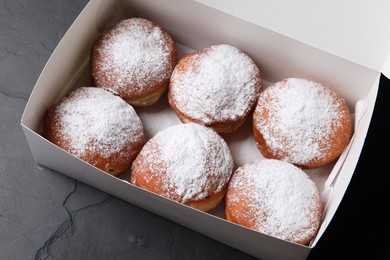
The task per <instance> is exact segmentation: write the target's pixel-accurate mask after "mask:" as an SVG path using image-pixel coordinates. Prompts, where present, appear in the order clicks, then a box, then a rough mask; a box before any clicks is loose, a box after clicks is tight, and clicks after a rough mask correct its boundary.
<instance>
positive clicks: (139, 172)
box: [130, 123, 234, 212]
mask: <svg viewBox="0 0 390 260" xmlns="http://www.w3.org/2000/svg"><path fill="white" fill-rule="evenodd" d="M233 166H234V165H233V158H232V155H231V153H230V150H229V148H228V146H227V144H226V142H225V141H224V139H222V137H221V136H220V135H218V133H217V132H215V131H214V130H213V129H211V128H208V127H205V126H203V125H199V124H195V123H186V124H180V123H179V124H178V125H173V126H170V127H168V128H165V129H163V130H161V131H160V132H158V133H157V134H156V135H154V136H153V137H152V138H151V139H149V141H148V142H147V143H146V144H145V146H144V147H143V148H142V150H141V152H140V153H139V154H138V156H137V158H136V159H135V160H134V162H133V165H132V167H131V176H130V183H131V184H134V185H136V186H138V187H141V188H143V189H145V190H148V191H150V192H153V193H155V194H158V195H161V196H163V197H165V198H168V199H171V200H173V201H176V202H179V203H182V204H184V205H187V206H190V207H192V208H195V209H198V210H201V211H204V212H207V211H210V210H211V209H213V208H215V207H216V206H217V205H219V203H220V202H221V201H222V200H223V198H224V196H225V194H226V190H227V185H228V182H229V180H230V177H231V174H232V173H233Z"/></svg>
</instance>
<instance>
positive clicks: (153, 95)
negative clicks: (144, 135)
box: [91, 18, 177, 106]
mask: <svg viewBox="0 0 390 260" xmlns="http://www.w3.org/2000/svg"><path fill="white" fill-rule="evenodd" d="M176 62H177V50H176V45H175V43H174V41H173V39H172V37H171V36H170V35H169V34H168V33H167V31H166V30H164V29H163V28H162V27H161V26H159V25H158V24H156V23H154V22H152V21H149V20H147V19H144V18H129V19H125V20H122V21H120V22H119V23H117V24H116V25H114V26H113V27H112V28H110V29H109V30H107V31H105V32H104V33H103V34H101V35H100V36H99V38H98V39H97V40H96V42H95V43H94V46H93V48H92V51H91V74H92V79H93V82H94V84H95V86H97V87H104V88H110V89H112V90H114V91H116V92H117V93H119V95H120V96H121V97H122V98H123V99H125V100H126V101H127V102H128V103H130V104H131V105H133V106H148V105H151V104H153V103H155V102H156V101H157V100H158V99H159V98H160V97H161V95H162V94H163V93H164V92H165V91H166V89H167V87H168V83H169V78H170V76H171V73H172V71H173V68H174V66H175V65H176Z"/></svg>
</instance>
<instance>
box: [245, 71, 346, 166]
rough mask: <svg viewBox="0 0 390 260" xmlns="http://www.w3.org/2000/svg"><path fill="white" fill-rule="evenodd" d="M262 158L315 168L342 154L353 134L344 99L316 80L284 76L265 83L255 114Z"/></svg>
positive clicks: (256, 137) (254, 120)
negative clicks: (270, 82)
mask: <svg viewBox="0 0 390 260" xmlns="http://www.w3.org/2000/svg"><path fill="white" fill-rule="evenodd" d="M253 134H254V137H255V140H256V144H257V147H258V148H259V150H260V151H261V153H262V154H263V156H264V157H266V158H271V159H279V160H283V161H287V162H290V163H293V164H294V165H296V166H299V167H302V168H318V167H321V166H324V165H326V164H328V163H330V162H332V161H334V160H335V159H336V158H338V157H339V156H340V154H341V153H342V152H343V150H344V149H345V147H346V146H347V145H348V143H349V141H350V139H351V135H352V120H351V114H350V111H349V108H348V105H347V103H346V100H345V99H344V98H342V97H341V96H340V95H338V94H337V93H336V92H335V91H333V90H332V89H330V88H329V87H327V86H324V85H322V84H320V83H317V82H313V81H309V80H306V79H301V78H287V79H285V80H282V81H280V82H277V83H275V84H273V85H272V86H270V87H268V88H266V89H265V90H264V91H262V93H261V94H260V96H259V99H258V102H257V106H256V108H255V112H254V114H253Z"/></svg>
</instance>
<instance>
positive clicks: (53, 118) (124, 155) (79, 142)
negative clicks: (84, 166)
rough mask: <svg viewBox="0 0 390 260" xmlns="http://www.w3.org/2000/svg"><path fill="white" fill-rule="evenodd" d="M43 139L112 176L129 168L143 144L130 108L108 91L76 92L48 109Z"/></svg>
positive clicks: (85, 89)
mask: <svg viewBox="0 0 390 260" xmlns="http://www.w3.org/2000/svg"><path fill="white" fill-rule="evenodd" d="M44 136H45V137H46V138H47V139H48V140H49V141H51V142H53V143H54V144H56V145H58V146H59V147H61V148H63V149H64V150H65V151H67V152H69V153H71V154H73V155H75V156H77V157H78V158H80V159H81V160H84V161H85V162H87V163H90V164H92V165H94V166H95V167H97V168H99V169H101V170H103V171H105V172H107V173H109V174H112V175H114V176H117V175H119V174H121V173H123V172H124V171H125V170H126V169H129V168H130V165H131V163H132V162H133V160H134V159H135V157H136V156H137V154H138V153H139V151H140V150H141V148H142V146H143V144H144V142H145V138H144V132H143V125H142V122H141V120H140V119H139V117H138V115H137V114H136V112H135V110H134V109H133V107H132V106H131V105H129V104H128V103H126V102H125V101H124V100H123V99H121V98H120V97H118V96H116V95H114V94H113V93H112V92H111V91H107V90H105V89H102V88H95V87H80V88H76V89H74V90H73V91H71V92H69V93H68V94H67V95H66V96H65V97H63V98H62V99H61V100H60V101H59V102H57V103H56V104H54V105H53V106H51V107H50V108H49V110H48V113H47V115H46V117H45V120H44Z"/></svg>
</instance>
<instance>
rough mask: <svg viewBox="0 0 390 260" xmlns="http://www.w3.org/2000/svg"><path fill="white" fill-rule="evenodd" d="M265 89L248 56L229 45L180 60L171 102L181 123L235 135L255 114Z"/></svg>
mask: <svg viewBox="0 0 390 260" xmlns="http://www.w3.org/2000/svg"><path fill="white" fill-rule="evenodd" d="M262 86H263V85H262V78H261V72H260V70H259V68H258V67H257V66H256V64H255V63H254V61H253V60H252V59H251V58H250V57H249V56H248V55H247V54H245V53H244V52H243V51H242V50H240V49H238V48H236V47H234V46H231V45H228V44H220V45H212V46H210V47H208V48H204V49H202V50H198V51H195V52H192V53H189V54H187V55H186V56H184V57H183V58H182V59H180V60H179V61H178V63H177V65H176V66H175V69H174V70H173V73H172V76H171V81H170V83H169V88H168V101H169V104H170V106H171V107H172V109H173V110H174V111H175V112H176V114H177V116H178V117H179V119H180V120H181V121H182V122H184V123H186V122H193V123H198V124H201V125H204V126H207V127H211V128H213V129H214V130H215V131H216V132H218V133H232V132H234V131H236V130H237V129H238V128H239V127H240V126H242V125H243V123H244V122H245V120H246V119H247V117H248V116H249V114H250V113H251V112H252V110H253V108H254V106H255V103H256V100H257V98H258V96H259V94H260V91H261V89H262Z"/></svg>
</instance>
